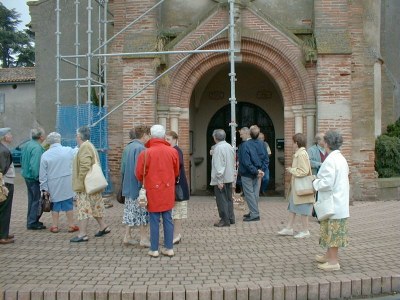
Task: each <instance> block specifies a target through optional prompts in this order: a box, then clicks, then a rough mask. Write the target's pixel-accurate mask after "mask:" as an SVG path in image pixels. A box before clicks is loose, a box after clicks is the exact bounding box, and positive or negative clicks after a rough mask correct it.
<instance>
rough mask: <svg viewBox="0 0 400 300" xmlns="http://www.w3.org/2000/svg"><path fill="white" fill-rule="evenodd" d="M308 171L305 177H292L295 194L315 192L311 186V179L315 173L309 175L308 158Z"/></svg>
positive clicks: (301, 194)
mask: <svg viewBox="0 0 400 300" xmlns="http://www.w3.org/2000/svg"><path fill="white" fill-rule="evenodd" d="M308 166H309V173H308V175H307V176H305V177H295V178H294V191H295V192H296V195H297V196H305V195H313V194H314V193H315V191H314V187H313V184H312V182H313V180H314V179H315V175H311V165H310V160H308Z"/></svg>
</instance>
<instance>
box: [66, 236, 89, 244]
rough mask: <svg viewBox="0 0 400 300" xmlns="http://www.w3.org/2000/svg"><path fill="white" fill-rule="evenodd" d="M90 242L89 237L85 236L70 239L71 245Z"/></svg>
mask: <svg viewBox="0 0 400 300" xmlns="http://www.w3.org/2000/svg"><path fill="white" fill-rule="evenodd" d="M88 240H89V238H88V236H87V235H84V236H76V237H73V238H72V239H70V240H69V241H70V242H71V243H80V242H87V241H88Z"/></svg>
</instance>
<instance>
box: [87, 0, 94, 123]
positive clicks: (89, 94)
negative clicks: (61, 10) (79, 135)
mask: <svg viewBox="0 0 400 300" xmlns="http://www.w3.org/2000/svg"><path fill="white" fill-rule="evenodd" d="M92 9H93V7H92V0H88V6H87V14H88V29H87V37H88V43H87V55H86V56H87V68H88V71H87V88H88V90H87V97H88V98H87V103H88V126H90V125H91V123H92V107H91V106H92V87H91V84H92Z"/></svg>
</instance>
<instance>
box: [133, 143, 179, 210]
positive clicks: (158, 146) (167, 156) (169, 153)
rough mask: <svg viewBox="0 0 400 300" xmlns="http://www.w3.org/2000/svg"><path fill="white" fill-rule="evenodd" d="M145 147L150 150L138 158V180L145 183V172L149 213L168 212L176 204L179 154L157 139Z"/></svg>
mask: <svg viewBox="0 0 400 300" xmlns="http://www.w3.org/2000/svg"><path fill="white" fill-rule="evenodd" d="M145 146H146V147H147V148H148V149H146V150H145V151H142V152H141V153H140V154H139V157H138V162H137V165H136V178H137V179H138V180H139V181H141V182H143V175H144V174H143V172H145V174H146V175H145V178H144V187H145V189H146V192H147V201H148V206H147V210H148V211H149V212H163V211H168V210H170V209H172V208H173V207H174V204H175V181H176V177H178V175H179V156H178V152H177V151H176V150H175V149H174V148H173V147H171V146H170V144H169V143H168V142H166V141H164V140H162V139H157V138H152V139H150V140H149V141H148V142H147V143H146V145H145ZM145 156H146V157H145ZM145 159H146V168H145V170H144V168H143V167H144V166H143V165H144V161H145Z"/></svg>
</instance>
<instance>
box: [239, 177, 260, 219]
mask: <svg viewBox="0 0 400 300" xmlns="http://www.w3.org/2000/svg"><path fill="white" fill-rule="evenodd" d="M254 181H256V182H257V181H258V179H257V178H255V179H252V178H249V177H243V176H242V187H243V193H244V197H245V199H246V202H247V205H248V207H249V210H250V215H249V217H248V219H256V218H259V217H260V215H259V213H258V205H257V199H256V195H255V193H258V189H257V190H254V188H255V186H256V187H257V184H256V185H254Z"/></svg>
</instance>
